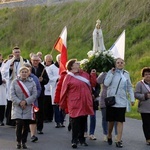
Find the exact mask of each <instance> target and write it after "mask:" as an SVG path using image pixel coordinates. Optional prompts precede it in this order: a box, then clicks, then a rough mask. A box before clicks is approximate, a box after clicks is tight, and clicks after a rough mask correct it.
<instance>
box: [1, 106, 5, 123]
mask: <svg viewBox="0 0 150 150" xmlns="http://www.w3.org/2000/svg"><path fill="white" fill-rule="evenodd" d="M4 114H5V105H0V121H1V122H3V121H4Z"/></svg>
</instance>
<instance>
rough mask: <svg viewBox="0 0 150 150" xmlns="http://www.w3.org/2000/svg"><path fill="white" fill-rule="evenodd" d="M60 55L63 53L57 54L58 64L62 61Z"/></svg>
mask: <svg viewBox="0 0 150 150" xmlns="http://www.w3.org/2000/svg"><path fill="white" fill-rule="evenodd" d="M60 57H61V54H58V55H57V56H56V61H57V62H58V64H59V63H60Z"/></svg>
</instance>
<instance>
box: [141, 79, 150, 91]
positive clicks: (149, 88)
mask: <svg viewBox="0 0 150 150" xmlns="http://www.w3.org/2000/svg"><path fill="white" fill-rule="evenodd" d="M141 82H142V83H143V85H144V86H145V88H146V89H147V90H148V92H150V87H149V86H148V85H147V84H145V83H144V80H142V81H141Z"/></svg>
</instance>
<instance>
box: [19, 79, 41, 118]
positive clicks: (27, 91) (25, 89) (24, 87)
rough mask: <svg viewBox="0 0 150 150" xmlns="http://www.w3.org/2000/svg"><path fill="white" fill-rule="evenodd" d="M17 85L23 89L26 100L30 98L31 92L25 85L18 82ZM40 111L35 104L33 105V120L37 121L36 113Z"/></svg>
mask: <svg viewBox="0 0 150 150" xmlns="http://www.w3.org/2000/svg"><path fill="white" fill-rule="evenodd" d="M17 83H18V85H19V87H20V88H21V90H22V92H23V94H24V95H25V96H26V98H28V97H29V96H30V92H29V90H28V88H27V87H26V86H25V85H24V84H23V82H22V81H19V80H17ZM38 111H39V108H38V107H37V106H35V105H34V103H32V109H31V114H32V120H35V114H34V112H38Z"/></svg>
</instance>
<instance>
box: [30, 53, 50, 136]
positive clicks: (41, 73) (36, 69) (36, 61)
mask: <svg viewBox="0 0 150 150" xmlns="http://www.w3.org/2000/svg"><path fill="white" fill-rule="evenodd" d="M31 63H32V73H33V74H35V75H36V76H37V77H38V78H39V81H40V84H41V87H42V91H41V94H40V97H39V98H38V107H39V111H38V112H37V113H36V119H37V132H38V134H43V132H42V130H43V101H44V89H45V88H44V85H46V84H47V83H48V81H49V78H48V75H47V72H46V70H45V68H44V66H43V65H42V64H41V63H40V58H39V56H38V55H33V56H32V57H31Z"/></svg>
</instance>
